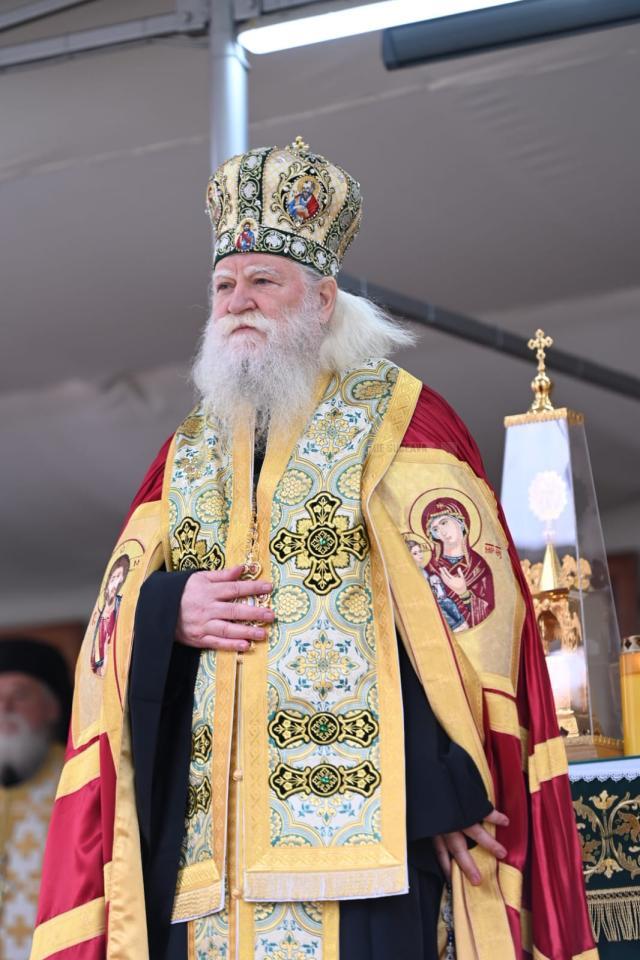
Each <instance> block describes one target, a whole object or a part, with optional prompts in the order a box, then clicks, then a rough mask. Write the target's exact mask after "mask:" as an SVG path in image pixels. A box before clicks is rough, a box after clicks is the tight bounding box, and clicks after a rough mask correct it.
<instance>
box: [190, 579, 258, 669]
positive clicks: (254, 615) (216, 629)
mask: <svg viewBox="0 0 640 960" xmlns="http://www.w3.org/2000/svg"><path fill="white" fill-rule="evenodd" d="M244 573H245V568H244V566H238V567H230V568H229V569H227V570H200V571H198V573H192V574H191V576H190V577H189V579H188V580H187V583H186V585H185V588H184V592H183V594H182V600H181V603H180V612H179V615H178V623H177V625H176V640H177V641H178V643H183V644H185V645H186V646H187V647H200V648H202V649H205V650H237V651H238V652H244V651H246V650H249V649H250V648H251V644H252V643H254V642H260V641H262V640H266V638H267V630H266V629H265V628H264V627H261V626H257V625H255V622H256V621H263V622H264V624H265V626H268V625H269V624H270V623H272V622H273V619H274V616H275V615H274V612H273V610H271V609H270V608H268V607H261V606H257V605H255V604H254V605H250V604H251V601H252V600H254V601H255V600H256V599H257V598H258V597H259V596H260V595H263V594H265V593H271V591H272V589H273V584H271V583H269V581H267V580H242V579H241V577H242V576H243V574H244ZM247 621H252V622H251V623H248V622H247Z"/></svg>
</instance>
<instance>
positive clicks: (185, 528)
mask: <svg viewBox="0 0 640 960" xmlns="http://www.w3.org/2000/svg"><path fill="white" fill-rule="evenodd" d="M199 533H200V524H199V523H198V521H197V520H194V519H193V517H185V518H184V520H183V521H182V523H181V524H180V525H179V526H178V527H176V529H175V531H174V534H173V536H174V540H175V541H176V542H177V544H178V545H177V547H173V548H172V550H171V559H172V561H173V569H174V570H220V569H221V567H223V566H224V554H223V553H222V550H221V549H220V547H219V546H218V544H217V543H214V544H213V546H212V547H211V548H210V549H209V550H207V541H206V540H205V539H204V538H200V539H198V534H199Z"/></svg>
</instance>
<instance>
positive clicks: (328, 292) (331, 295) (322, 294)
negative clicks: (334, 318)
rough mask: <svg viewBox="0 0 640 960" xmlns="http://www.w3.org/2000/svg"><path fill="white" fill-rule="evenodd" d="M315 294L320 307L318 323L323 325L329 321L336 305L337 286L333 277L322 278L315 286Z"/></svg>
mask: <svg viewBox="0 0 640 960" xmlns="http://www.w3.org/2000/svg"><path fill="white" fill-rule="evenodd" d="M316 292H317V295H318V300H319V306H320V310H319V315H318V319H319V321H320V323H322V324H325V323H328V322H329V320H330V319H331V315H332V314H333V308H334V307H335V305H336V297H337V295H338V284H337V283H336V281H335V279H334V278H333V277H323V278H322V280H319V281H318V283H317V285H316Z"/></svg>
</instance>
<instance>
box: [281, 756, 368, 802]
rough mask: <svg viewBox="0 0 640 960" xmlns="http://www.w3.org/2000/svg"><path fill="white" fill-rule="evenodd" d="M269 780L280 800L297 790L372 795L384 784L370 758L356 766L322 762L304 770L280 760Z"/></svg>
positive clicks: (331, 794)
mask: <svg viewBox="0 0 640 960" xmlns="http://www.w3.org/2000/svg"><path fill="white" fill-rule="evenodd" d="M269 783H270V785H271V788H272V789H273V790H274V791H275V793H276V794H277V795H278V797H279V798H280V800H287V799H288V797H290V796H292V795H293V794H294V793H304V794H306V795H307V796H308V795H309V794H310V793H312V794H314V795H315V796H316V797H331V796H333V794H334V793H346V792H347V791H348V790H350V791H351V792H352V793H359V794H361V796H363V797H370V796H372V795H373V793H374V791H375V790H376V788H377V787H378V786H379V785H380V774H379V773H378V771H377V770H376V768H375V767H374V766H373V764H372V763H370V762H369V760H365V761H364V762H363V763H359V764H357V766H355V767H343V766H342V765H340V766H339V767H335V766H334V765H333V764H331V763H319V764H318V765H317V766H315V767H303V768H302V769H301V770H297V769H296V768H295V767H290V766H289V765H288V764H287V763H279V764H278V766H277V767H276V768H275V770H274V771H273V773H272V774H271V776H270V777H269Z"/></svg>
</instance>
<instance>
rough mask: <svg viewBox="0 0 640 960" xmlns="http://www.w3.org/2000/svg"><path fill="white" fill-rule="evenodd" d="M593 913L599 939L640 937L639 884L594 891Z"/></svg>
mask: <svg viewBox="0 0 640 960" xmlns="http://www.w3.org/2000/svg"><path fill="white" fill-rule="evenodd" d="M587 903H588V906H589V916H590V917H591V926H592V927H593V935H594V937H595V939H596V940H600V939H601V937H604V939H605V940H611V941H619V940H640V895H639V894H638V888H637V887H620V888H619V889H617V890H602V891H600V890H596V891H592V890H590V891H589V893H588V894H587Z"/></svg>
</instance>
